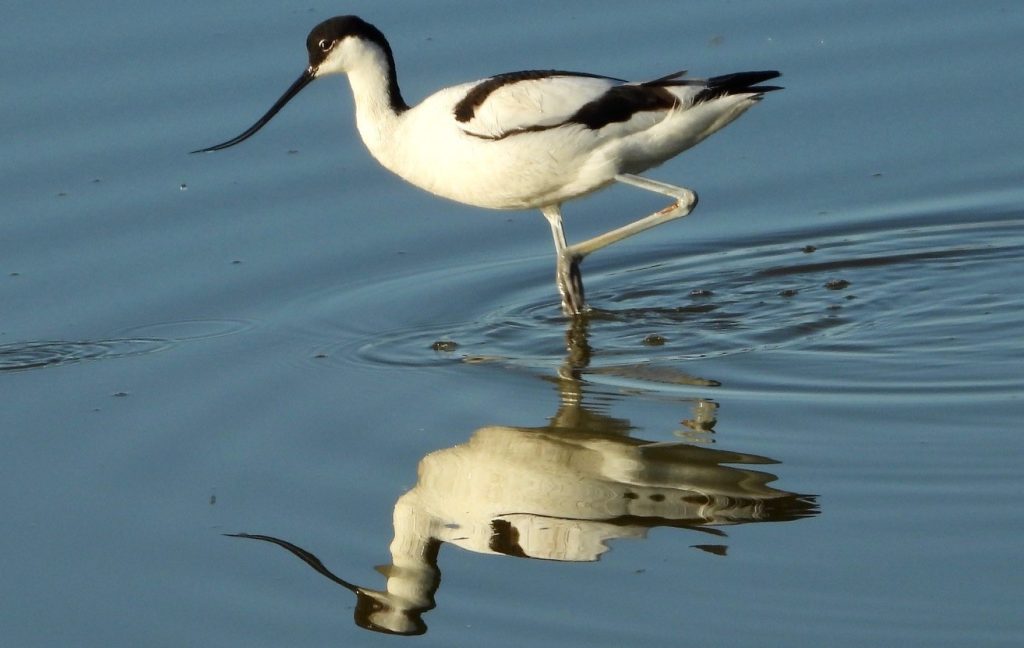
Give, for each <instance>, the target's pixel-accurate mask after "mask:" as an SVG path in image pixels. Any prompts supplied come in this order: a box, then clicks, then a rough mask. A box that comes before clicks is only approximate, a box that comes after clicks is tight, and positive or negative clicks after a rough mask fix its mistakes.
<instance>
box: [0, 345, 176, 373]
mask: <svg viewBox="0 0 1024 648" xmlns="http://www.w3.org/2000/svg"><path fill="white" fill-rule="evenodd" d="M171 345H172V342H170V341H168V340H160V339H155V338H124V339H115V340H94V341H79V342H71V341H64V340H48V341H37V342H22V343H13V344H4V345H0V371H20V370H25V369H38V368H40V367H51V366H55V365H62V364H70V363H74V362H82V361H83V360H104V359H110V358H124V357H127V356H135V355H142V354H146V353H156V352H158V351H163V350H164V349H167V348H169V347H170V346H171Z"/></svg>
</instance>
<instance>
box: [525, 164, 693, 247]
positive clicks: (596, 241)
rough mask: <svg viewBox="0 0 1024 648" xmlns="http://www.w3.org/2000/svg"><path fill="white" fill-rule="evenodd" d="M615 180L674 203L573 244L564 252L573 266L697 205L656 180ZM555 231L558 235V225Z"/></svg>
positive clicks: (679, 190)
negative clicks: (666, 197) (590, 255)
mask: <svg viewBox="0 0 1024 648" xmlns="http://www.w3.org/2000/svg"><path fill="white" fill-rule="evenodd" d="M615 180H617V181H618V182H622V183H625V184H628V185H633V186H634V187H639V188H640V189H646V190H647V191H653V192H655V193H660V194H662V195H665V196H668V197H670V198H674V199H675V202H673V203H672V204H671V205H669V206H668V207H665V208H664V209H662V210H660V211H656V212H654V213H653V214H651V215H650V216H646V217H644V218H641V219H640V220H637V221H633V222H632V223H630V224H628V225H623V226H622V227H619V228H617V229H613V230H612V231H610V232H605V233H604V234H601V235H599V236H595V237H594V238H591V239H587V240H586V241H583V242H581V243H576V244H575V245H570V246H568V247H566V248H565V253H566V254H567V255H568V256H571V257H573V258H575V259H576V263H579V262H580V261H582V260H583V258H584V257H585V256H587V255H588V254H590V253H591V252H594V251H596V250H600V249H601V248H603V247H608V246H609V245H611V244H612V243H615V242H617V241H621V240H622V239H625V238H629V237H630V236H634V235H636V234H639V233H640V232H644V231H646V230H649V229H651V228H652V227H657V226H658V225H661V224H662V223H667V222H669V221H672V220H675V219H677V218H682V217H683V216H687V215H689V214H690V212H692V211H693V208H694V207H696V206H697V194H696V193H694V192H693V191H691V190H690V189H686V188H684V187H676V186H675V185H670V184H666V183H664V182H658V181H657V180H649V179H648V178H643V177H641V176H638V175H632V174H620V175H617V176H615ZM546 215H547V214H545V216H546ZM548 220H549V221H550V220H551V219H550V218H548ZM559 223H561V218H559ZM552 227H554V226H552ZM559 232H561V225H560V224H559ZM564 243H565V241H564V238H563V245H564ZM556 245H557V243H556Z"/></svg>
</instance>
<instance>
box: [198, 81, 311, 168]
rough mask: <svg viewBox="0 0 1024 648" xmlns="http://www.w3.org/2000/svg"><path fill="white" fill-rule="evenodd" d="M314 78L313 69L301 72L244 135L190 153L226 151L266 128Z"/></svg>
mask: <svg viewBox="0 0 1024 648" xmlns="http://www.w3.org/2000/svg"><path fill="white" fill-rule="evenodd" d="M315 78H316V75H315V73H314V71H313V68H312V67H309V68H306V71H305V72H303V73H302V75H301V76H299V78H298V79H296V80H295V83H293V84H292V85H291V87H289V88H288V89H287V90H285V92H284V94H283V95H281V98H280V99H278V100H277V102H276V103H275V104H274V105H273V106H271V107H270V110H268V111H267V114H266V115H263V116H262V117H260V118H259V120H258V121H257V122H256V123H255V124H253V125H252V126H250V127H249V129H248V130H246V131H245V132H244V133H242V134H241V135H239V136H238V137H233V138H231V139H229V140H228V141H226V142H221V143H220V144H217V145H215V146H211V147H209V148H203V149H197V150H195V151H192V153H206V152H208V151H219V150H221V149H226V148H228V147H229V146H234V145H235V144H238V143H239V142H242V141H244V140H247V139H249V138H250V137H251V136H253V135H254V134H255V133H256V131H258V130H259V129H261V128H263V127H264V126H266V124H267V122H269V121H270V120H271V119H273V117H274V115H276V114H277V113H278V112H279V111H280V110H281V109H282V108H284V105H285V104H286V103H288V102H289V101H291V99H292V97H294V96H295V95H297V94H299V91H300V90H302V89H303V88H305V87H306V86H307V85H309V84H310V82H312V81H313V79H315Z"/></svg>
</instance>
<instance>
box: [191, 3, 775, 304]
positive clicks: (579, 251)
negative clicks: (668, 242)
mask: <svg viewBox="0 0 1024 648" xmlns="http://www.w3.org/2000/svg"><path fill="white" fill-rule="evenodd" d="M306 49H307V52H308V54H309V66H308V67H307V68H306V69H305V71H303V73H302V75H300V76H299V78H298V79H297V80H296V81H295V83H293V84H292V85H291V87H290V88H288V90H287V91H286V92H285V93H284V95H282V96H281V98H280V99H278V100H277V102H276V103H275V104H274V105H273V106H272V107H271V108H270V110H269V111H267V113H266V114H265V115H264V116H263V117H261V118H260V119H259V120H258V121H257V122H256V123H255V124H253V125H252V126H251V127H249V128H248V129H247V130H246V131H245V132H244V133H242V134H241V135H239V136H237V137H234V138H232V139H230V140H228V141H226V142H223V143H221V144H217V145H215V146H211V147H209V148H206V149H202V150H203V151H215V150H219V149H223V148H227V147H229V146H234V145H235V144H237V143H239V142H241V141H243V140H245V139H247V138H248V137H250V136H251V135H253V134H254V133H255V132H256V131H258V130H259V129H261V128H262V127H263V126H264V125H265V124H266V123H267V122H269V121H270V120H271V119H272V118H273V117H274V115H276V114H277V112H278V111H279V110H280V109H281V108H283V107H284V105H285V104H286V103H288V101H290V100H291V98H292V97H294V96H295V95H297V94H298V93H299V92H300V91H301V90H302V89H303V88H304V87H306V86H307V85H309V84H310V83H311V82H312V81H314V80H316V79H319V78H322V77H326V76H329V75H334V74H347V75H348V77H349V82H350V83H351V85H352V94H353V96H354V97H355V103H356V124H357V126H358V128H359V133H360V135H361V136H362V138H363V142H364V143H365V144H366V146H367V148H369V149H370V152H371V153H372V154H373V156H374V157H375V158H376V159H377V160H378V161H379V162H380V163H381V164H382V165H384V166H385V167H387V168H388V169H389V170H390V171H393V172H394V173H396V174H398V175H399V176H401V177H402V178H403V179H405V180H407V181H408V182H410V183H412V184H414V185H416V186H417V187H420V188H422V189H426V190H427V191H430V192H431V193H434V194H437V195H439V196H444V197H445V198H450V199H452V200H456V201H458V202H461V203H465V204H468V205H475V206H477V207H484V208H488V209H533V208H537V209H540V210H541V213H543V214H544V217H545V218H546V219H547V220H548V222H549V224H550V226H551V233H552V235H553V237H554V241H555V252H556V255H557V257H556V259H557V272H556V278H557V282H558V287H559V291H560V292H561V295H562V308H563V310H564V311H565V312H566V314H569V315H578V314H580V313H581V312H583V308H584V302H583V280H582V278H581V276H580V270H579V264H580V262H581V261H583V258H584V257H586V256H587V255H588V254H590V253H592V252H594V251H596V250H599V249H601V248H604V247H607V246H608V245H611V244H612V243H615V242H617V241H621V240H623V239H625V238H628V237H630V236H634V235H636V234H639V233H640V232H643V231H646V230H648V229H651V228H652V227H656V226H658V225H661V224H663V223H667V222H669V221H671V220H675V219H677V218H681V217H683V216H686V215H687V214H689V213H690V211H691V210H692V209H693V208H694V206H695V205H696V204H697V195H696V194H695V193H694V192H693V191H691V190H689V189H685V188H683V187H676V186H673V185H669V184H665V183H663V182H657V181H654V180H650V179H648V178H645V177H641V176H638V175H635V174H638V173H643V172H644V171H646V170H648V169H650V168H653V167H656V166H658V165H659V164H661V163H663V162H665V161H666V160H669V159H671V158H673V157H675V156H676V155H679V154H680V153H682V152H683V151H685V150H686V149H688V148H690V147H692V146H695V145H696V144H698V143H700V142H701V141H703V140H704V139H705V138H706V137H708V136H709V135H711V134H712V133H714V132H716V131H718V130H719V129H721V128H724V127H725V126H726V125H728V124H729V123H731V122H732V121H733V120H734V119H736V118H737V117H739V116H740V115H741V114H743V113H744V112H746V111H747V109H749V108H750V107H752V106H753V105H754V104H756V103H757V102H758V101H759V100H760V99H761V98H762V97H763V96H764V93H766V92H770V91H772V90H778V89H779V87H778V86H770V85H759V84H761V83H763V82H765V81H769V80H771V79H774V78H776V77H778V76H779V73H778V72H775V71H774V70H768V71H759V72H737V73H733V74H726V75H722V76H716V77H711V78H709V79H694V78H690V77H687V76H686V73H685V72H676V73H674V74H669V75H666V76H663V77H660V78H658V79H654V80H651V81H646V82H643V83H640V82H635V83H629V82H626V81H624V80H622V79H614V78H611V77H606V76H601V75H597V74H589V73H580V72H565V71H558V70H527V71H522V72H511V73H507V74H499V75H497V76H493V77H490V78H487V79H482V80H480V81H473V82H470V83H464V84H461V85H458V86H453V87H451V88H445V89H443V90H440V91H438V92H436V93H434V94H433V95H431V96H429V97H427V98H426V99H424V100H423V101H422V102H420V103H419V104H418V105H416V106H408V105H406V103H405V100H404V99H403V98H402V94H401V92H400V91H399V88H398V77H397V74H396V72H395V59H394V56H393V55H392V53H391V46H390V45H389V44H388V42H387V40H386V39H385V38H384V34H382V33H381V32H380V30H378V29H377V28H376V27H374V26H373V25H370V24H369V23H367V22H365V21H363V20H361V19H360V18H358V17H356V16H338V17H336V18H331V19H329V20H325V21H324V22H322V23H320V24H319V25H317V26H316V27H314V28H313V30H312V31H311V32H310V33H309V36H308V37H307V38H306ZM196 152H199V151H196ZM616 182H619V183H623V184H626V185H629V186H633V187H637V188H639V189H644V190H647V191H651V192H654V193H657V194H660V195H663V196H666V197H668V198H670V199H671V200H672V204H671V205H669V206H668V207H666V208H665V209H662V210H661V211H658V212H655V213H653V214H651V215H650V216H647V217H646V218H641V219H639V220H637V221H634V222H632V223H629V224H628V225H625V226H623V227H620V228H618V229H614V230H612V231H610V232H606V233H604V234H601V235H600V236H595V237H593V238H591V239H588V240H586V241H582V242H580V243H576V244H574V245H567V244H566V241H565V234H564V233H563V231H562V212H561V206H562V203H563V202H566V201H568V200H572V199H574V198H578V197H580V196H584V195H586V194H589V193H591V192H594V191H597V190H599V189H602V188H604V187H607V186H609V185H611V184H614V183H616Z"/></svg>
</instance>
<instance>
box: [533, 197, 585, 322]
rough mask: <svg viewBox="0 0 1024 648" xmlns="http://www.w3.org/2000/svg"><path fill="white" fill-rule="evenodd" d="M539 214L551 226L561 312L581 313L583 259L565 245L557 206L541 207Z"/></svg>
mask: <svg viewBox="0 0 1024 648" xmlns="http://www.w3.org/2000/svg"><path fill="white" fill-rule="evenodd" d="M540 211H541V213H542V214H544V218H546V219H547V221H548V224H550V225H551V236H552V238H554V240H555V281H556V282H557V283H558V293H559V294H560V295H561V296H562V312H563V313H565V314H566V315H568V316H569V317H574V316H576V315H580V314H581V313H583V309H584V308H585V306H586V302H585V301H584V298H583V275H582V274H580V261H582V260H583V257H582V256H580V255H578V254H575V253H573V252H571V251H570V248H568V247H567V246H566V245H565V232H563V231H562V210H561V208H560V207H559V206H558V205H552V206H548V207H542V208H541V210H540Z"/></svg>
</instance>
